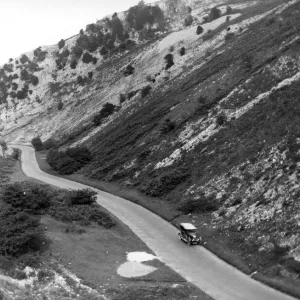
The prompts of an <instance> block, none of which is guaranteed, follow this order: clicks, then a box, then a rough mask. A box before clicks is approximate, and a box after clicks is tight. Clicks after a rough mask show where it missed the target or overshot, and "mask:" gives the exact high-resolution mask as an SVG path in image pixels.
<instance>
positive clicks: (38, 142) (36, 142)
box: [31, 136, 43, 151]
mask: <svg viewBox="0 0 300 300" xmlns="http://www.w3.org/2000/svg"><path fill="white" fill-rule="evenodd" d="M31 144H32V146H33V147H34V149H35V150H36V151H42V150H43V143H42V140H41V138H40V137H39V136H38V137H35V138H33V139H32V140H31Z"/></svg>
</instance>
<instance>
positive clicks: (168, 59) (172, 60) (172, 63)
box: [164, 53, 174, 70]
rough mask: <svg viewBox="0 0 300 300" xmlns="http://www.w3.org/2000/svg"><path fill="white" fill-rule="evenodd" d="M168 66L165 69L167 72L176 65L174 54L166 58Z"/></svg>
mask: <svg viewBox="0 0 300 300" xmlns="http://www.w3.org/2000/svg"><path fill="white" fill-rule="evenodd" d="M164 59H165V61H166V63H167V65H166V67H165V70H168V69H170V68H171V67H172V66H173V65H174V57H173V54H171V53H169V54H167V55H166V56H165V57H164Z"/></svg>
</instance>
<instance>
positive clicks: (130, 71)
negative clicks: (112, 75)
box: [124, 65, 134, 76]
mask: <svg viewBox="0 0 300 300" xmlns="http://www.w3.org/2000/svg"><path fill="white" fill-rule="evenodd" d="M133 73H134V67H133V66H132V65H128V66H127V67H126V69H125V71H124V75H125V76H129V75H132V74H133Z"/></svg>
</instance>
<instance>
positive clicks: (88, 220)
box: [48, 190, 116, 228]
mask: <svg viewBox="0 0 300 300" xmlns="http://www.w3.org/2000/svg"><path fill="white" fill-rule="evenodd" d="M74 193H77V196H76V195H75V196H74ZM69 194H71V195H72V196H69ZM78 195H79V196H78ZM82 195H90V196H91V197H93V195H92V192H89V190H83V191H67V192H65V196H64V198H66V199H70V197H71V198H73V199H74V198H77V199H79V203H78V204H77V205H76V204H75V205H70V206H67V204H65V203H64V202H61V201H59V200H58V199H55V200H54V201H53V205H52V206H51V207H50V208H49V210H48V213H49V215H50V216H52V217H53V218H55V219H57V220H59V221H62V222H66V223H73V224H74V222H76V223H79V225H81V226H88V225H91V224H92V223H96V224H98V225H99V226H104V227H105V228H111V227H113V226H115V225H116V224H115V222H114V221H113V220H112V219H111V217H110V215H109V214H108V213H107V212H106V211H104V210H103V209H102V208H101V207H99V206H98V205H96V204H94V203H91V204H82V203H81V200H82V199H85V198H84V197H82ZM80 199H81V200H80ZM86 200H87V201H88V203H90V199H89V198H88V197H87V198H86ZM84 201H85V200H84ZM75 202H76V201H75Z"/></svg>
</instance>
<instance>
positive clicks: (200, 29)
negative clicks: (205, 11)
mask: <svg viewBox="0 0 300 300" xmlns="http://www.w3.org/2000/svg"><path fill="white" fill-rule="evenodd" d="M203 31H204V29H203V27H202V26H200V25H199V26H198V27H197V31H196V34H197V35H199V34H202V33H203Z"/></svg>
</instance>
